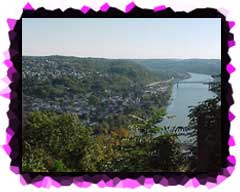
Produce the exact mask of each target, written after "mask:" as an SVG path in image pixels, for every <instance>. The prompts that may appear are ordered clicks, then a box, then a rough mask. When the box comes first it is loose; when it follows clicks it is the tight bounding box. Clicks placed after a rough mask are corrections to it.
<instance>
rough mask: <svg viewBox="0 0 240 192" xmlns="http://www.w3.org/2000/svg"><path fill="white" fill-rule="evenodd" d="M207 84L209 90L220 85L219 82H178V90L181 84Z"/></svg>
mask: <svg viewBox="0 0 240 192" xmlns="http://www.w3.org/2000/svg"><path fill="white" fill-rule="evenodd" d="M196 83H198V84H207V85H208V89H211V88H213V87H214V86H216V85H217V84H219V83H220V82H217V81H178V82H177V88H178V85H179V84H196Z"/></svg>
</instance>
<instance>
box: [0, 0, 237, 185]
mask: <svg viewBox="0 0 240 192" xmlns="http://www.w3.org/2000/svg"><path fill="white" fill-rule="evenodd" d="M135 6H136V5H135V3H134V2H131V3H129V4H128V5H126V7H125V13H129V12H130V11H132V10H133V9H134V7H135ZM109 8H110V6H109V5H108V3H105V4H103V5H102V6H101V7H100V10H101V11H102V12H107V11H108V9H109ZM90 9H91V8H90V7H88V6H83V7H82V8H81V9H80V11H81V12H82V13H84V14H86V13H87V12H88V11H89V10H90ZM165 9H166V7H165V6H164V5H160V6H157V7H155V8H154V9H153V11H154V12H158V11H162V10H165ZM23 10H34V8H33V7H32V5H31V4H30V3H27V4H26V5H25V6H24V8H23ZM16 21H17V20H15V19H10V18H9V19H7V23H8V26H9V31H13V29H14V27H15V24H16ZM228 24H229V28H230V29H231V28H232V27H234V25H235V22H234V21H228ZM235 44H236V43H235V41H234V40H230V41H228V47H229V48H231V47H233V46H235ZM9 51H10V49H9V50H7V51H6V52H4V56H5V61H4V64H5V66H7V67H8V73H7V76H5V77H4V78H2V79H1V80H2V81H4V82H5V83H6V88H5V89H3V90H1V91H0V96H2V97H5V98H7V99H9V100H11V99H12V98H14V97H15V96H14V95H15V93H14V92H11V89H10V87H9V85H10V84H11V82H12V81H13V76H14V75H15V74H16V73H17V71H16V69H15V68H14V66H13V63H12V61H11V58H10V54H9ZM226 70H227V72H228V73H229V74H230V75H231V74H232V73H233V72H234V71H235V67H234V66H233V65H232V64H231V63H229V64H228V65H227V68H226ZM9 113H11V111H9ZM9 116H12V118H14V114H12V113H11V114H10V115H9ZM228 118H229V121H230V122H231V121H233V120H234V118H235V115H234V114H233V113H232V112H231V111H229V114H228ZM14 134H15V133H14V131H13V130H12V129H11V127H8V128H7V129H6V144H5V145H3V146H2V147H3V149H4V150H5V152H6V153H7V154H8V155H9V156H10V154H11V152H12V149H11V147H10V144H9V143H10V141H11V139H12V137H13V136H14ZM228 145H229V147H233V146H235V141H234V137H233V136H230V138H229V141H228ZM227 160H228V162H229V166H228V167H226V168H223V170H222V171H221V172H222V174H220V175H218V176H217V178H215V179H209V180H208V181H207V182H206V184H205V185H206V187H207V188H212V187H215V186H216V185H218V184H220V183H222V182H223V181H224V180H226V178H227V177H229V176H231V174H232V173H233V171H234V168H235V164H236V158H235V156H233V155H229V156H228V158H227ZM10 170H11V171H12V172H14V173H15V174H20V171H19V168H18V167H16V166H10ZM183 180H185V182H183V185H184V186H185V187H194V188H196V187H198V186H199V185H201V184H200V182H199V180H198V178H196V177H194V178H192V179H188V178H187V177H186V178H185V179H183ZM20 182H21V184H22V185H27V182H26V180H25V178H24V177H23V176H22V175H21V174H20ZM62 182H64V179H63V181H62ZM73 183H74V184H75V185H76V186H78V187H83V188H87V187H90V186H91V184H92V183H91V182H88V181H84V178H83V177H82V176H80V177H74V178H73ZM159 183H160V184H161V185H163V186H168V185H169V184H171V183H172V181H171V180H169V179H168V178H167V177H161V180H160V182H159ZM154 184H155V182H154V179H153V178H144V177H141V178H138V179H123V180H121V179H119V178H118V177H115V178H114V179H110V180H108V181H105V180H104V179H101V180H100V181H99V182H98V183H97V185H98V187H100V188H102V187H117V188H119V187H120V188H136V187H139V186H141V185H144V187H146V188H151V187H152V186H153V185H154ZM32 185H34V186H35V187H37V188H40V187H44V188H49V187H51V186H54V187H56V188H58V187H61V186H62V184H61V183H60V182H57V181H56V180H54V179H52V178H51V177H50V176H43V178H42V179H41V180H39V181H36V182H33V183H32Z"/></svg>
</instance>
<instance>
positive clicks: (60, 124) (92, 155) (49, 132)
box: [22, 111, 185, 172]
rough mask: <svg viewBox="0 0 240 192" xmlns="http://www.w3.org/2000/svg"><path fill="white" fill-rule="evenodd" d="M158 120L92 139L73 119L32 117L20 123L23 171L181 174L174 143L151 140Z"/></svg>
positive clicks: (173, 140) (67, 116)
mask: <svg viewBox="0 0 240 192" xmlns="http://www.w3.org/2000/svg"><path fill="white" fill-rule="evenodd" d="M159 115H160V116H159ZM162 115H164V113H163V111H160V112H159V113H157V112H156V113H155V115H154V116H153V117H152V118H150V119H147V120H145V119H141V118H138V117H136V116H135V119H136V120H135V123H133V124H132V125H131V126H129V127H126V128H120V129H117V130H114V131H111V132H110V133H106V134H100V135H93V134H92V133H91V129H90V128H86V127H85V126H83V125H82V124H81V123H80V121H79V119H78V117H77V116H75V115H73V114H68V113H63V114H56V113H53V112H31V113H29V114H27V116H26V119H25V122H24V130H23V164H22V165H23V171H32V172H49V171H55V172H66V171H81V172H96V171H106V172H114V171H116V172H119V171H126V172H138V171H152V172H154V171H183V170H184V168H185V162H184V158H183V156H182V154H181V152H180V147H179V144H178V142H177V137H176V136H174V135H170V134H165V135H161V136H159V137H155V135H156V133H157V132H159V131H160V130H161V129H162V128H159V127H156V126H155V124H156V122H157V121H159V118H161V116H162ZM137 118H138V120H137Z"/></svg>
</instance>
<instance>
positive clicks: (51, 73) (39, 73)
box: [22, 55, 159, 96]
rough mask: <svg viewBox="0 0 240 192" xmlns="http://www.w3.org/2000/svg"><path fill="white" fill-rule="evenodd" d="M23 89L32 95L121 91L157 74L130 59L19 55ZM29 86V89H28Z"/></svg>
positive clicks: (154, 77)
mask: <svg viewBox="0 0 240 192" xmlns="http://www.w3.org/2000/svg"><path fill="white" fill-rule="evenodd" d="M22 71H23V81H24V82H25V83H24V84H23V91H24V90H25V93H29V94H30V93H31V94H34V95H36V96H41V95H42V96H46V95H49V94H50V93H53V94H55V95H56V94H57V95H61V94H63V92H64V90H66V88H68V89H69V92H71V93H75V94H78V93H79V94H81V93H87V92H90V91H93V92H98V93H102V92H104V91H105V90H111V91H113V94H115V93H114V92H117V93H118V94H121V93H122V92H125V91H127V90H128V89H129V88H130V87H136V86H137V87H141V86H143V85H145V84H147V83H150V82H153V81H158V80H159V75H157V74H155V73H154V72H152V71H150V70H149V69H147V68H145V67H144V66H141V65H138V64H136V62H135V61H133V60H123V59H103V58H79V57H66V56H57V55H56V56H43V57H38V56H36V57H35V56H23V59H22ZM29 87H31V89H29Z"/></svg>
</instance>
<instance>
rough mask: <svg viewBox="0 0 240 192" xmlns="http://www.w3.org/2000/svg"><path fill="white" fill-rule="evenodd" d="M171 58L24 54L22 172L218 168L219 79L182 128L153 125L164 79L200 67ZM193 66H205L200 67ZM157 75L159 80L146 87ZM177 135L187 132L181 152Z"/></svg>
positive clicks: (160, 111)
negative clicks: (211, 96)
mask: <svg viewBox="0 0 240 192" xmlns="http://www.w3.org/2000/svg"><path fill="white" fill-rule="evenodd" d="M169 62H170V63H169ZM171 62H173V63H174V62H178V61H177V60H176V61H175V60H171V61H170V60H114V59H97V58H77V57H62V56H49V57H23V104H24V113H23V143H22V144H23V157H22V168H23V171H26V172H161V171H173V172H178V171H196V170H200V171H206V170H213V169H217V168H218V167H219V166H220V160H219V159H220V156H221V152H220V136H221V135H220V131H219V127H220V126H221V124H220V120H221V113H220V111H221V106H220V103H219V102H220V99H219V96H220V88H219V86H218V87H216V88H215V89H213V91H216V92H217V95H218V97H217V98H214V99H210V100H207V101H205V102H202V103H200V104H199V105H198V106H196V107H193V108H192V109H191V110H190V114H189V117H190V123H189V125H188V126H187V127H160V126H159V125H158V123H159V122H161V120H162V119H163V118H164V117H165V115H166V114H165V110H164V108H165V106H166V105H167V104H168V100H169V98H170V95H171V88H172V87H171V86H172V84H171V83H166V82H168V81H162V80H163V79H170V78H172V77H175V78H177V79H183V78H187V76H188V75H187V73H186V71H187V70H190V71H191V72H196V71H195V70H198V68H199V66H200V65H201V67H203V66H205V64H204V65H202V64H200V65H197V67H196V69H194V68H191V63H192V62H196V60H184V61H182V62H183V63H185V65H184V67H182V68H181V66H182V64H180V63H179V64H178V65H176V63H175V64H174V65H172V64H171ZM201 62H202V63H204V62H205V63H206V62H207V64H208V65H209V66H212V67H210V68H208V69H210V71H211V73H212V72H213V71H215V72H216V71H217V70H215V65H213V63H212V62H213V61H212V60H204V61H201ZM201 62H200V63H201ZM214 62H215V60H214ZM166 64H167V65H166ZM141 65H142V66H141ZM166 66H167V68H165V67H166ZM146 68H148V69H146ZM155 69H159V70H155ZM151 70H155V72H157V73H153V72H151ZM198 71H199V70H198ZM199 72H204V73H208V72H207V71H206V69H205V67H203V68H201V70H200V71H199ZM155 81H157V82H161V83H160V84H158V83H157V85H154V86H149V83H152V82H155ZM147 84H148V86H147ZM181 135H185V136H187V137H188V138H189V145H190V146H191V150H190V151H188V152H187V153H183V149H182V145H181V142H180V141H179V136H181ZM206 146H207V147H206Z"/></svg>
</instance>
